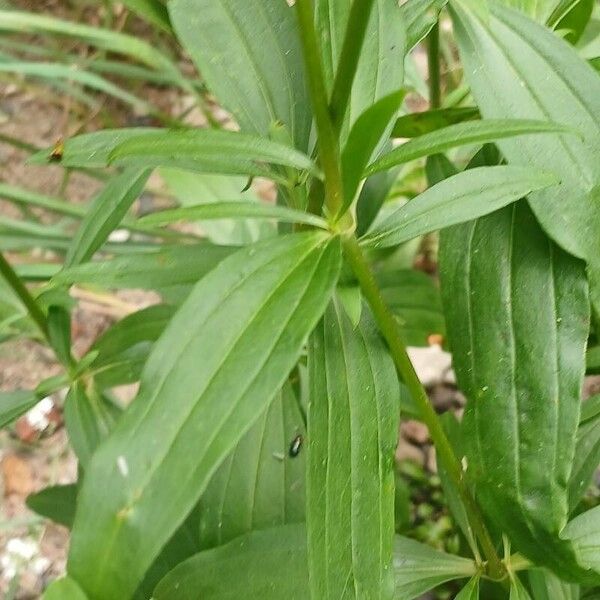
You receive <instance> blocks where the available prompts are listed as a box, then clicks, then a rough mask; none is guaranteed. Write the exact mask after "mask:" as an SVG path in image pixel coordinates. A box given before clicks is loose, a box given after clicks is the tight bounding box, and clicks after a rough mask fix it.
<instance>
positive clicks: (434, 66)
mask: <svg viewBox="0 0 600 600" xmlns="http://www.w3.org/2000/svg"><path fill="white" fill-rule="evenodd" d="M427 68H428V73H429V107H430V108H440V106H441V105H442V89H441V84H440V24H439V21H438V22H437V23H436V24H435V25H434V26H433V27H432V28H431V31H430V32H429V37H428V38H427Z"/></svg>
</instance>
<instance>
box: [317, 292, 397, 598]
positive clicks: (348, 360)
mask: <svg viewBox="0 0 600 600" xmlns="http://www.w3.org/2000/svg"><path fill="white" fill-rule="evenodd" d="M309 378H310V400H309V405H308V444H309V446H308V478H307V527H308V556H309V568H310V581H311V592H312V597H313V598H323V599H326V598H391V597H392V596H393V589H394V583H393V574H392V539H393V534H394V467H393V457H394V450H395V447H396V443H397V437H398V417H399V414H398V405H397V398H398V396H399V389H398V380H397V376H396V372H395V368H394V364H393V362H392V359H391V357H390V356H389V354H388V352H387V350H386V348H385V344H384V343H383V341H382V340H381V338H380V337H379V334H378V333H377V329H376V328H375V326H374V323H373V321H372V317H370V315H369V310H368V308H367V307H366V306H364V307H363V310H362V318H361V321H360V323H359V324H358V325H357V326H356V327H354V326H353V325H352V323H351V321H350V319H349V318H348V316H347V314H346V312H345V310H344V308H343V307H342V306H341V304H340V302H339V300H338V299H337V298H336V299H334V301H333V302H332V304H330V306H329V308H328V309H327V311H326V312H325V316H324V318H323V321H322V323H321V324H320V325H319V327H318V328H317V329H316V330H315V332H314V333H313V336H312V338H311V344H310V352H309Z"/></svg>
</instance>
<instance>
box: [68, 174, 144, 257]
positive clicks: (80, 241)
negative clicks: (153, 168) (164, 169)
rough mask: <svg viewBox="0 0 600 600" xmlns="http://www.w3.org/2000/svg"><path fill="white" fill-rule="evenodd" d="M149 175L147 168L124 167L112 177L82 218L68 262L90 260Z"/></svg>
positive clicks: (120, 218) (142, 187)
mask: <svg viewBox="0 0 600 600" xmlns="http://www.w3.org/2000/svg"><path fill="white" fill-rule="evenodd" d="M149 176H150V171H149V170H147V169H136V168H132V169H125V171H123V173H121V174H120V175H118V176H117V177H114V178H112V179H111V180H110V181H109V182H108V183H107V184H106V186H105V187H104V188H103V189H102V190H101V191H100V193H99V194H98V195H97V196H96V197H95V198H94V200H93V201H92V204H91V206H90V208H89V210H88V212H87V213H86V215H85V217H84V218H83V220H82V222H81V225H80V226H79V229H78V230H77V233H76V234H75V237H74V238H73V242H72V243H71V246H70V247H69V250H68V252H67V256H66V258H65V266H66V267H67V268H68V267H73V266H75V265H77V264H79V263H82V262H87V261H88V260H89V259H90V258H92V256H93V255H94V253H95V252H96V250H98V249H100V248H101V247H102V245H103V244H104V242H105V241H106V240H107V239H108V236H109V235H110V234H111V232H112V231H113V230H114V229H115V228H116V227H118V225H119V223H120V222H121V221H122V220H123V217H124V216H125V215H126V214H127V211H128V210H129V208H130V207H131V205H132V204H133V203H134V202H135V200H137V198H138V196H139V195H140V194H141V193H142V190H143V189H144V186H145V185H146V181H147V180H148V177H149Z"/></svg>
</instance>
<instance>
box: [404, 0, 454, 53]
mask: <svg viewBox="0 0 600 600" xmlns="http://www.w3.org/2000/svg"><path fill="white" fill-rule="evenodd" d="M447 2H448V0H407V2H405V3H404V4H402V6H400V12H401V14H402V20H403V21H404V25H405V27H406V37H407V44H406V47H407V50H408V51H410V50H412V49H413V48H414V47H415V46H416V45H417V44H418V43H419V42H420V41H422V40H423V39H424V38H425V37H426V36H427V34H428V33H429V32H430V31H431V28H432V27H433V26H434V25H435V23H436V22H437V20H438V17H439V14H440V11H441V10H442V8H444V6H445V5H446V4H447Z"/></svg>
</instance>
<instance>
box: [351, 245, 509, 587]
mask: <svg viewBox="0 0 600 600" xmlns="http://www.w3.org/2000/svg"><path fill="white" fill-rule="evenodd" d="M344 254H345V256H346V259H347V260H348V262H349V263H350V266H351V267H352V270H353V271H354V274H355V275H356V278H357V279H358V282H359V284H360V288H361V290H362V293H363V294H364V296H365V298H366V299H367V302H368V303H369V305H370V306H371V309H372V311H373V315H374V317H375V320H376V322H377V325H378V327H379V329H380V331H381V333H382V335H383V337H384V338H385V340H386V342H387V343H388V346H389V349H390V353H391V355H392V358H393V360H394V364H395V365H396V369H397V370H398V373H399V374H400V377H401V378H402V380H403V381H404V383H405V385H406V386H407V387H408V389H409V391H410V393H411V395H412V397H413V399H414V401H415V402H416V404H417V406H418V407H419V412H420V416H421V419H422V421H423V423H425V425H427V428H428V429H429V435H430V436H431V439H432V440H433V443H434V444H435V447H436V452H437V456H438V459H439V461H440V463H441V464H443V465H444V468H445V469H446V470H447V472H448V474H449V476H450V478H451V479H452V481H453V483H454V485H455V486H456V489H457V490H458V493H459V494H460V497H461V499H462V501H463V504H464V506H465V509H466V511H467V515H468V517H469V521H470V524H471V527H472V528H473V531H474V533H475V535H476V536H477V538H478V539H479V542H480V544H481V548H482V550H483V553H484V555H485V557H486V559H487V571H488V575H489V576H490V577H491V578H493V579H502V578H504V576H505V574H506V569H505V567H504V565H503V563H502V562H501V560H500V558H499V557H498V554H497V552H496V549H495V547H494V543H493V542H492V538H491V537H490V534H489V533H488V530H487V528H486V526H485V522H484V520H483V515H482V514H481V511H480V509H479V506H478V505H477V503H476V502H475V499H474V498H473V495H472V494H471V491H470V490H469V488H468V486H467V483H466V481H465V479H464V472H463V470H462V468H461V465H460V463H459V461H458V459H457V458H456V455H455V454H454V451H453V450H452V446H451V445H450V442H449V441H448V438H447V436H446V433H445V432H444V429H443V427H442V425H441V422H440V420H439V418H438V416H437V414H436V412H435V410H434V409H433V407H432V406H431V404H430V402H429V398H428V397H427V393H426V392H425V389H424V388H423V386H422V385H421V382H420V381H419V378H418V377H417V374H416V372H415V369H414V367H413V365H412V363H411V362H410V358H409V357H408V354H407V352H406V346H405V344H404V342H403V341H402V336H401V333H400V328H399V326H398V322H397V321H396V318H395V317H394V315H393V314H392V312H391V310H390V309H389V307H388V306H387V304H386V303H385V301H384V300H383V297H382V295H381V290H380V289H379V286H378V285H377V282H376V281H375V277H374V276H373V273H372V271H371V268H370V266H369V264H368V262H367V260H366V258H365V256H364V254H363V252H362V250H361V248H360V246H359V244H358V241H357V239H356V237H354V236H352V237H349V238H347V239H346V240H345V241H344Z"/></svg>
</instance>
